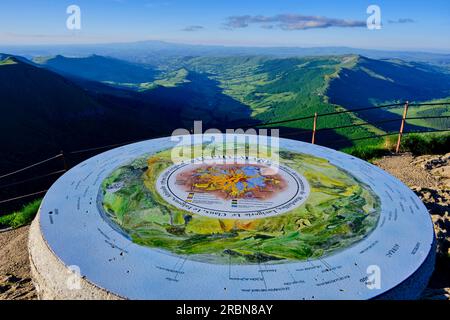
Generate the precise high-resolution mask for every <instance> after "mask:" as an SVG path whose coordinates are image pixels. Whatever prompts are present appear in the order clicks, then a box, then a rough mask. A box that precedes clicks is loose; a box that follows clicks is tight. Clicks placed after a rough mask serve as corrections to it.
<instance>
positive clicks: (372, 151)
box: [346, 146, 390, 160]
mask: <svg viewBox="0 0 450 320" xmlns="http://www.w3.org/2000/svg"><path fill="white" fill-rule="evenodd" d="M346 153H348V154H351V155H352V156H355V157H358V158H360V159H364V160H372V159H376V158H381V157H383V156H385V155H388V154H389V153H390V151H389V150H387V149H386V148H383V147H379V146H358V147H354V148H351V149H349V150H346Z"/></svg>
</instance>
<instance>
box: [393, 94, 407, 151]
mask: <svg viewBox="0 0 450 320" xmlns="http://www.w3.org/2000/svg"><path fill="white" fill-rule="evenodd" d="M408 107H409V101H406V103H405V107H404V109H403V117H402V123H401V124H400V130H399V132H398V139H397V147H396V148H395V153H399V151H400V143H401V142H402V136H403V129H405V121H406V115H407V114H408Z"/></svg>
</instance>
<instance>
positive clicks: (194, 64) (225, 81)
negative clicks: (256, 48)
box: [187, 56, 380, 142]
mask: <svg viewBox="0 0 450 320" xmlns="http://www.w3.org/2000/svg"><path fill="white" fill-rule="evenodd" d="M354 62H355V57H354V56H342V57H322V58H321V57H315V58H289V59H269V58H264V57H232V58H194V59H191V60H189V61H188V62H187V66H188V68H189V69H192V70H196V71H198V72H203V73H207V74H209V76H210V77H211V78H213V79H216V80H217V81H219V83H220V87H221V88H222V90H223V92H224V94H227V95H229V96H230V97H232V98H234V99H236V100H238V101H239V102H241V103H243V104H245V105H248V106H249V107H250V108H251V110H252V117H253V118H255V119H258V120H260V121H263V122H267V121H278V120H285V119H292V118H296V117H304V116H311V115H313V114H314V112H318V113H325V112H333V111H336V110H342V108H340V107H339V106H336V105H332V104H330V103H329V102H328V98H327V96H326V91H327V88H328V84H329V81H330V79H332V78H334V77H336V76H337V74H338V73H339V71H340V70H341V68H342V67H345V66H349V65H352V64H353V63H354ZM355 122H360V119H358V117H355V116H352V115H349V114H343V115H340V116H337V117H328V118H327V119H324V120H322V119H320V120H319V122H318V128H324V127H334V126H341V125H348V124H351V123H355ZM311 128H312V121H311V120H307V121H302V122H293V123H288V124H285V125H284V128H282V134H283V132H284V133H287V134H288V135H292V134H293V133H295V132H294V131H295V130H294V129H304V130H308V131H310V130H311ZM297 131H298V130H297ZM374 132H376V133H378V132H380V131H379V130H377V129H376V128H374V127H371V126H369V127H368V128H364V127H359V128H353V129H341V130H339V131H337V132H334V133H333V132H331V131H328V132H324V133H323V134H322V142H325V141H326V140H336V137H338V138H341V139H342V138H345V137H349V138H352V137H357V136H367V135H371V134H373V133H374ZM309 135H310V134H309V133H306V134H305V135H304V136H303V138H305V139H309ZM330 138H331V139H330ZM318 139H320V138H318Z"/></svg>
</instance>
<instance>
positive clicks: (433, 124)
mask: <svg viewBox="0 0 450 320" xmlns="http://www.w3.org/2000/svg"><path fill="white" fill-rule="evenodd" d="M426 102H428V103H442V104H443V105H442V106H411V107H410V108H409V109H408V115H407V116H408V117H435V116H450V98H448V99H435V100H431V101H426ZM389 112H392V113H394V114H396V115H403V107H396V108H391V109H389ZM407 124H412V125H415V126H421V127H425V128H430V129H440V130H446V129H449V128H450V118H447V119H445V118H444V119H413V120H408V121H407Z"/></svg>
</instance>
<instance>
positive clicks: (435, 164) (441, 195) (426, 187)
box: [374, 153, 450, 299]
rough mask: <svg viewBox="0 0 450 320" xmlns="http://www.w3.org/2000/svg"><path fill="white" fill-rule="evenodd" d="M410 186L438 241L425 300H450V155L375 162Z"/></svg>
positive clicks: (394, 157) (385, 159)
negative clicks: (421, 203) (422, 205)
mask: <svg viewBox="0 0 450 320" xmlns="http://www.w3.org/2000/svg"><path fill="white" fill-rule="evenodd" d="M374 163H375V164H376V165H377V166H379V167H381V168H382V169H384V170H386V171H388V172H390V173H391V174H392V175H394V176H396V177H397V178H398V179H400V180H401V181H403V182H404V183H405V184H406V185H408V186H409V187H410V188H411V189H412V190H413V191H414V192H415V193H416V194H417V195H418V196H419V197H420V199H422V201H423V202H424V203H425V206H426V207H427V208H428V211H429V212H430V214H431V218H432V220H433V222H434V230H435V233H436V239H437V255H436V266H435V271H434V273H433V276H432V277H431V280H430V283H429V284H428V288H427V289H426V290H425V292H424V293H423V298H424V299H450V153H448V154H446V155H441V156H420V157H413V156H412V155H410V154H402V155H396V156H389V157H384V158H382V159H380V160H377V161H375V162H374Z"/></svg>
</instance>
